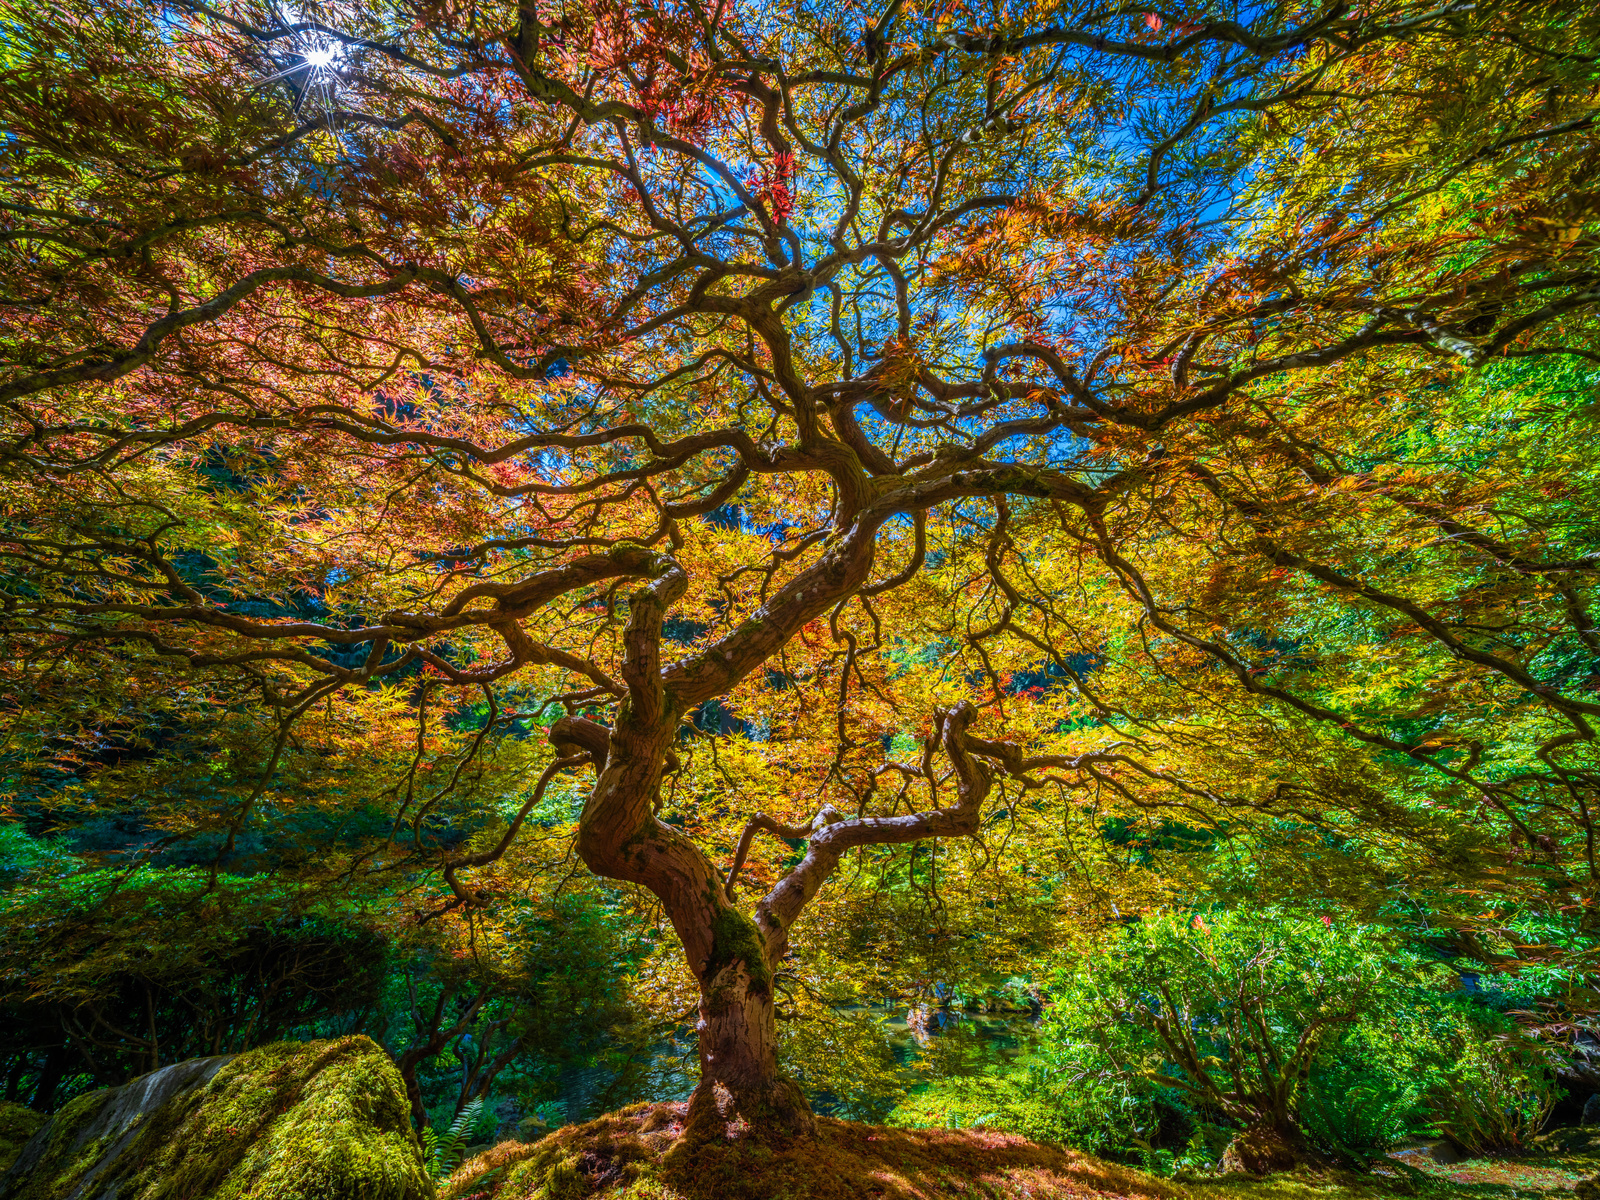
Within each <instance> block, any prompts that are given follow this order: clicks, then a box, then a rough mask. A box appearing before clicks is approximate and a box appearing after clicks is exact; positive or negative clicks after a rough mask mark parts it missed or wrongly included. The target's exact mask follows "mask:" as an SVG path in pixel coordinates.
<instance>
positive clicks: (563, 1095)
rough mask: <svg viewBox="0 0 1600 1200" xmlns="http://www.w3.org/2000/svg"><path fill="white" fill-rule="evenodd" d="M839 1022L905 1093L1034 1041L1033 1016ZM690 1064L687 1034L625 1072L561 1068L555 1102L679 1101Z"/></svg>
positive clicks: (589, 1107)
mask: <svg viewBox="0 0 1600 1200" xmlns="http://www.w3.org/2000/svg"><path fill="white" fill-rule="evenodd" d="M840 1016H841V1017H843V1018H846V1020H845V1021H844V1022H843V1023H842V1024H843V1025H845V1026H846V1027H852V1026H853V1027H854V1028H856V1029H859V1030H861V1036H863V1037H872V1038H878V1037H882V1038H883V1039H884V1041H885V1042H887V1044H888V1048H889V1051H890V1053H891V1054H892V1055H893V1058H894V1062H895V1063H896V1065H897V1066H898V1067H899V1074H900V1078H899V1084H900V1087H901V1088H903V1089H904V1090H905V1091H908V1092H912V1091H918V1090H920V1089H922V1088H924V1087H926V1086H928V1085H929V1084H930V1083H933V1082H935V1081H937V1080H940V1079H949V1078H952V1077H957V1076H969V1075H979V1074H982V1073H984V1072H985V1071H986V1070H992V1069H994V1068H997V1067H1004V1066H1006V1065H1008V1064H1010V1063H1012V1062H1014V1061H1015V1060H1016V1059H1017V1058H1019V1057H1021V1056H1022V1055H1023V1054H1025V1053H1026V1052H1027V1051H1028V1050H1030V1049H1031V1048H1032V1046H1033V1043H1034V1041H1035V1040H1036V1038H1037V1036H1038V1034H1037V1022H1038V1018H1037V1017H1036V1016H1035V1015H1034V1014H1033V1013H1030V1012H1027V1011H1025V1010H1024V1011H1020V1012H1005V1013H976V1012H975V1013H968V1012H963V1011H962V1010H961V1009H958V1008H938V1007H914V1008H911V1009H907V1008H906V1006H905V1005H904V1004H900V1005H888V1004H879V1005H872V1006H864V1005H859V1006H852V1007H850V1008H846V1009H841V1010H840ZM908 1018H909V1019H908ZM681 1033H684V1034H687V1033H688V1030H683V1031H681ZM694 1061H695V1056H694V1045H693V1040H692V1035H691V1036H690V1037H688V1038H682V1037H680V1038H679V1039H677V1040H674V1041H670V1042H668V1041H663V1042H658V1043H657V1044H655V1045H654V1046H652V1047H650V1049H649V1050H648V1051H647V1052H646V1053H645V1054H643V1055H641V1056H640V1057H639V1058H638V1059H636V1060H635V1061H633V1062H632V1063H630V1064H628V1065H626V1066H621V1065H620V1064H617V1065H614V1066H611V1067H608V1066H600V1065H586V1066H573V1067H569V1068H568V1069H567V1070H566V1071H564V1072H562V1075H561V1082H560V1089H561V1090H560V1096H559V1098H558V1103H559V1104H560V1106H561V1110H562V1112H563V1115H564V1117H565V1119H566V1120H567V1121H587V1120H591V1119H592V1118H594V1117H597V1116H599V1115H601V1114H602V1113H605V1112H610V1111H611V1110H613V1109H616V1108H619V1107H621V1106H623V1105H625V1104H629V1103H633V1102H634V1101H637V1100H685V1099H687V1098H688V1096H689V1093H690V1092H691V1091H693V1090H694V1077H693V1071H694ZM796 1065H797V1066H798V1065H799V1064H796ZM807 1094H808V1096H809V1098H810V1100H811V1104H812V1107H814V1108H815V1109H816V1111H817V1112H819V1113H822V1114H823V1115H825V1116H837V1117H843V1118H846V1119H850V1120H867V1121H881V1120H882V1119H883V1117H884V1116H885V1115H886V1113H887V1111H888V1108H889V1107H892V1104H885V1103H883V1102H881V1101H879V1100H877V1099H876V1098H869V1097H866V1096H863V1095H860V1094H845V1095H841V1094H839V1093H838V1092H835V1091H829V1090H826V1089H822V1088H816V1087H812V1088H808V1089H807Z"/></svg>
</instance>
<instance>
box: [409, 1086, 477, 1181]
mask: <svg viewBox="0 0 1600 1200" xmlns="http://www.w3.org/2000/svg"><path fill="white" fill-rule="evenodd" d="M482 1115H483V1100H482V1099H481V1098H480V1099H477V1100H469V1101H467V1103H466V1105H465V1106H464V1107H463V1108H462V1110H461V1111H460V1112H458V1113H457V1114H456V1119H455V1120H454V1121H451V1122H450V1128H449V1129H447V1130H446V1131H445V1132H444V1133H443V1134H441V1133H440V1132H439V1131H438V1130H437V1129H434V1128H433V1127H431V1126H430V1127H429V1128H427V1129H424V1130H423V1131H422V1153H423V1156H424V1157H425V1158H426V1159H427V1160H428V1170H429V1171H430V1172H431V1173H432V1175H433V1177H434V1178H435V1179H436V1180H438V1181H440V1182H443V1181H444V1179H445V1178H447V1177H448V1176H449V1175H450V1174H451V1173H452V1172H454V1171H455V1169H456V1168H457V1167H459V1166H460V1165H461V1155H462V1152H463V1151H465V1150H466V1148H467V1134H468V1133H470V1132H471V1130H472V1127H473V1126H474V1125H476V1124H477V1123H478V1118H479V1117H480V1116H482Z"/></svg>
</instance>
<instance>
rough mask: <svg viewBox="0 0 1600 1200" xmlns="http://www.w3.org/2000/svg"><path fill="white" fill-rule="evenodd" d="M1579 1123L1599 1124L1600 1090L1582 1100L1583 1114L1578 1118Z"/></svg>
mask: <svg viewBox="0 0 1600 1200" xmlns="http://www.w3.org/2000/svg"><path fill="white" fill-rule="evenodd" d="M1578 1123H1579V1124H1580V1125H1600V1092H1596V1093H1595V1094H1594V1095H1592V1096H1590V1097H1589V1098H1588V1099H1587V1100H1585V1101H1584V1102H1583V1116H1582V1117H1581V1118H1579V1122H1578Z"/></svg>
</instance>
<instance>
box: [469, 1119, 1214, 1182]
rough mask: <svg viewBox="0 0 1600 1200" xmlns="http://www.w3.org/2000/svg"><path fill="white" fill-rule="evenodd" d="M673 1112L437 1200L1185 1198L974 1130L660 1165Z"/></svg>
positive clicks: (537, 1146)
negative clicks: (609, 1199) (592, 1199)
mask: <svg viewBox="0 0 1600 1200" xmlns="http://www.w3.org/2000/svg"><path fill="white" fill-rule="evenodd" d="M683 1112H684V1106H683V1105H682V1104H657V1105H648V1104H642V1105H636V1106H635V1107H633V1108H628V1109H624V1110H622V1111H621V1112H618V1113H613V1114H611V1115H610V1116H606V1117H601V1118H600V1119H599V1120H597V1121H591V1122H589V1123H588V1124H586V1125H577V1126H571V1127H569V1128H566V1129H562V1130H559V1131H558V1132H556V1133H553V1134H551V1135H550V1136H549V1137H547V1138H545V1139H544V1140H543V1141H540V1142H536V1143H533V1144H531V1145H528V1144H522V1143H516V1142H506V1143H502V1144H501V1145H499V1146H496V1147H494V1148H493V1149H492V1150H489V1151H487V1152H485V1153H483V1154H480V1155H479V1156H478V1157H477V1158H474V1159H472V1160H471V1161H470V1162H468V1163H466V1164H464V1165H463V1166H462V1168H461V1169H460V1170H459V1171H457V1172H456V1173H455V1174H454V1175H453V1176H451V1178H450V1180H449V1182H448V1184H447V1185H446V1186H444V1187H442V1188H441V1189H440V1193H439V1194H440V1200H468V1198H469V1197H471V1198H473V1200H578V1198H580V1197H586V1196H605V1197H619V1198H620V1197H627V1198H628V1200H855V1198H856V1197H862V1198H874V1200H877V1198H881V1200H946V1198H949V1197H962V1198H963V1200H1001V1198H1004V1200H1012V1198H1013V1197H1015V1198H1017V1200H1021V1198H1023V1197H1027V1198H1029V1200H1068V1198H1069V1197H1070V1198H1072V1200H1086V1198H1090V1197H1096V1196H1107V1197H1127V1198H1129V1200H1189V1196H1190V1193H1189V1191H1188V1189H1186V1188H1184V1187H1183V1186H1181V1185H1179V1184H1175V1183H1172V1182H1170V1181H1167V1180H1162V1179H1157V1178H1154V1177H1152V1176H1148V1175H1143V1174H1141V1173H1140V1172H1138V1171H1133V1170H1130V1169H1128V1168H1126V1167H1119V1166H1115V1165H1113V1164H1111V1163H1104V1162H1100V1161H1098V1160H1096V1159H1093V1158H1089V1157H1088V1156H1086V1155H1082V1154H1078V1153H1076V1152H1075V1151H1071V1150H1065V1149H1062V1148H1060V1147H1058V1146H1049V1145H1041V1144H1038V1143H1035V1142H1030V1141H1028V1140H1027V1139H1026V1138H1021V1137H1017V1136H1016V1135H1014V1134H1007V1133H999V1132H995V1131H992V1130H982V1129H892V1128H888V1127H886V1126H881V1125H858V1124H855V1123H853V1122H849V1121H835V1120H830V1119H827V1118H822V1119H820V1120H819V1122H818V1125H819V1129H818V1137H817V1139H816V1140H815V1141H797V1142H790V1143H769V1142H758V1141H754V1140H752V1139H749V1138H748V1137H745V1136H741V1131H740V1130H738V1129H737V1128H730V1131H729V1132H730V1136H729V1137H728V1138H727V1139H726V1140H725V1141H723V1142H720V1143H717V1144H714V1145H711V1146H707V1147H704V1148H702V1149H700V1150H698V1151H697V1152H695V1153H694V1154H692V1155H688V1156H682V1155H674V1156H672V1157H671V1158H668V1157H666V1156H667V1152H668V1151H669V1150H671V1149H672V1148H673V1146H674V1145H675V1144H676V1143H677V1139H678V1132H679V1130H680V1128H681V1122H682V1119H683Z"/></svg>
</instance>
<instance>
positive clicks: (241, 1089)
mask: <svg viewBox="0 0 1600 1200" xmlns="http://www.w3.org/2000/svg"><path fill="white" fill-rule="evenodd" d="M432 1196H433V1185H432V1183H431V1182H430V1180H429V1179H428V1175H427V1172H426V1171H425V1170H424V1169H423V1162H422V1152H421V1149H420V1147H419V1146H418V1144H417V1139H416V1137H415V1136H414V1135H413V1134H412V1132H411V1120H410V1106H409V1104H408V1103H407V1101H406V1095H405V1088H404V1086H403V1085H402V1083H401V1081H400V1075H399V1072H397V1071H396V1070H395V1069H394V1064H393V1063H391V1062H390V1061H389V1057H388V1055H386V1054H385V1053H384V1052H383V1051H382V1050H381V1049H380V1048H379V1047H378V1046H376V1045H375V1044H374V1043H373V1042H372V1041H370V1040H369V1039H367V1038H364V1037H350V1038H340V1039H338V1040H336V1041H329V1042H279V1043H277V1044H276V1045H272V1046H262V1047H260V1048H259V1049H256V1050H251V1051H249V1052H247V1053H245V1054H241V1055H238V1056H237V1057H234V1058H201V1059H193V1060H191V1061H189V1062H185V1063H178V1064H175V1065H174V1066H170V1067H163V1068H162V1069H161V1070H159V1071H154V1072H152V1073H151V1074H149V1075H145V1076H142V1077H141V1078H139V1079H135V1080H134V1081H133V1082H132V1083H129V1084H126V1085H125V1086H123V1087H120V1088H108V1089H106V1090H104V1091H99V1092H92V1093H90V1094H89V1095H87V1096H80V1097H78V1098H77V1099H76V1100H73V1101H72V1102H71V1103H70V1104H68V1105H67V1106H66V1107H65V1108H63V1109H62V1110H61V1111H60V1112H58V1113H56V1114H55V1116H54V1117H51V1118H50V1119H49V1122H48V1123H47V1124H46V1125H45V1126H44V1128H42V1129H40V1130H39V1132H38V1133H36V1134H35V1135H34V1136H33V1137H32V1139H30V1140H29V1142H28V1144H27V1146H26V1147H25V1148H24V1149H23V1151H22V1154H21V1156H20V1157H19V1158H18V1159H17V1161H16V1163H15V1165H14V1166H12V1168H11V1169H10V1170H9V1171H8V1172H7V1173H6V1175H5V1176H4V1177H3V1178H0V1200H102V1198H106V1197H115V1200H176V1198H177V1197H183V1198H184V1200H245V1198H246V1197H248V1198H249V1200H431V1197H432Z"/></svg>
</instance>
